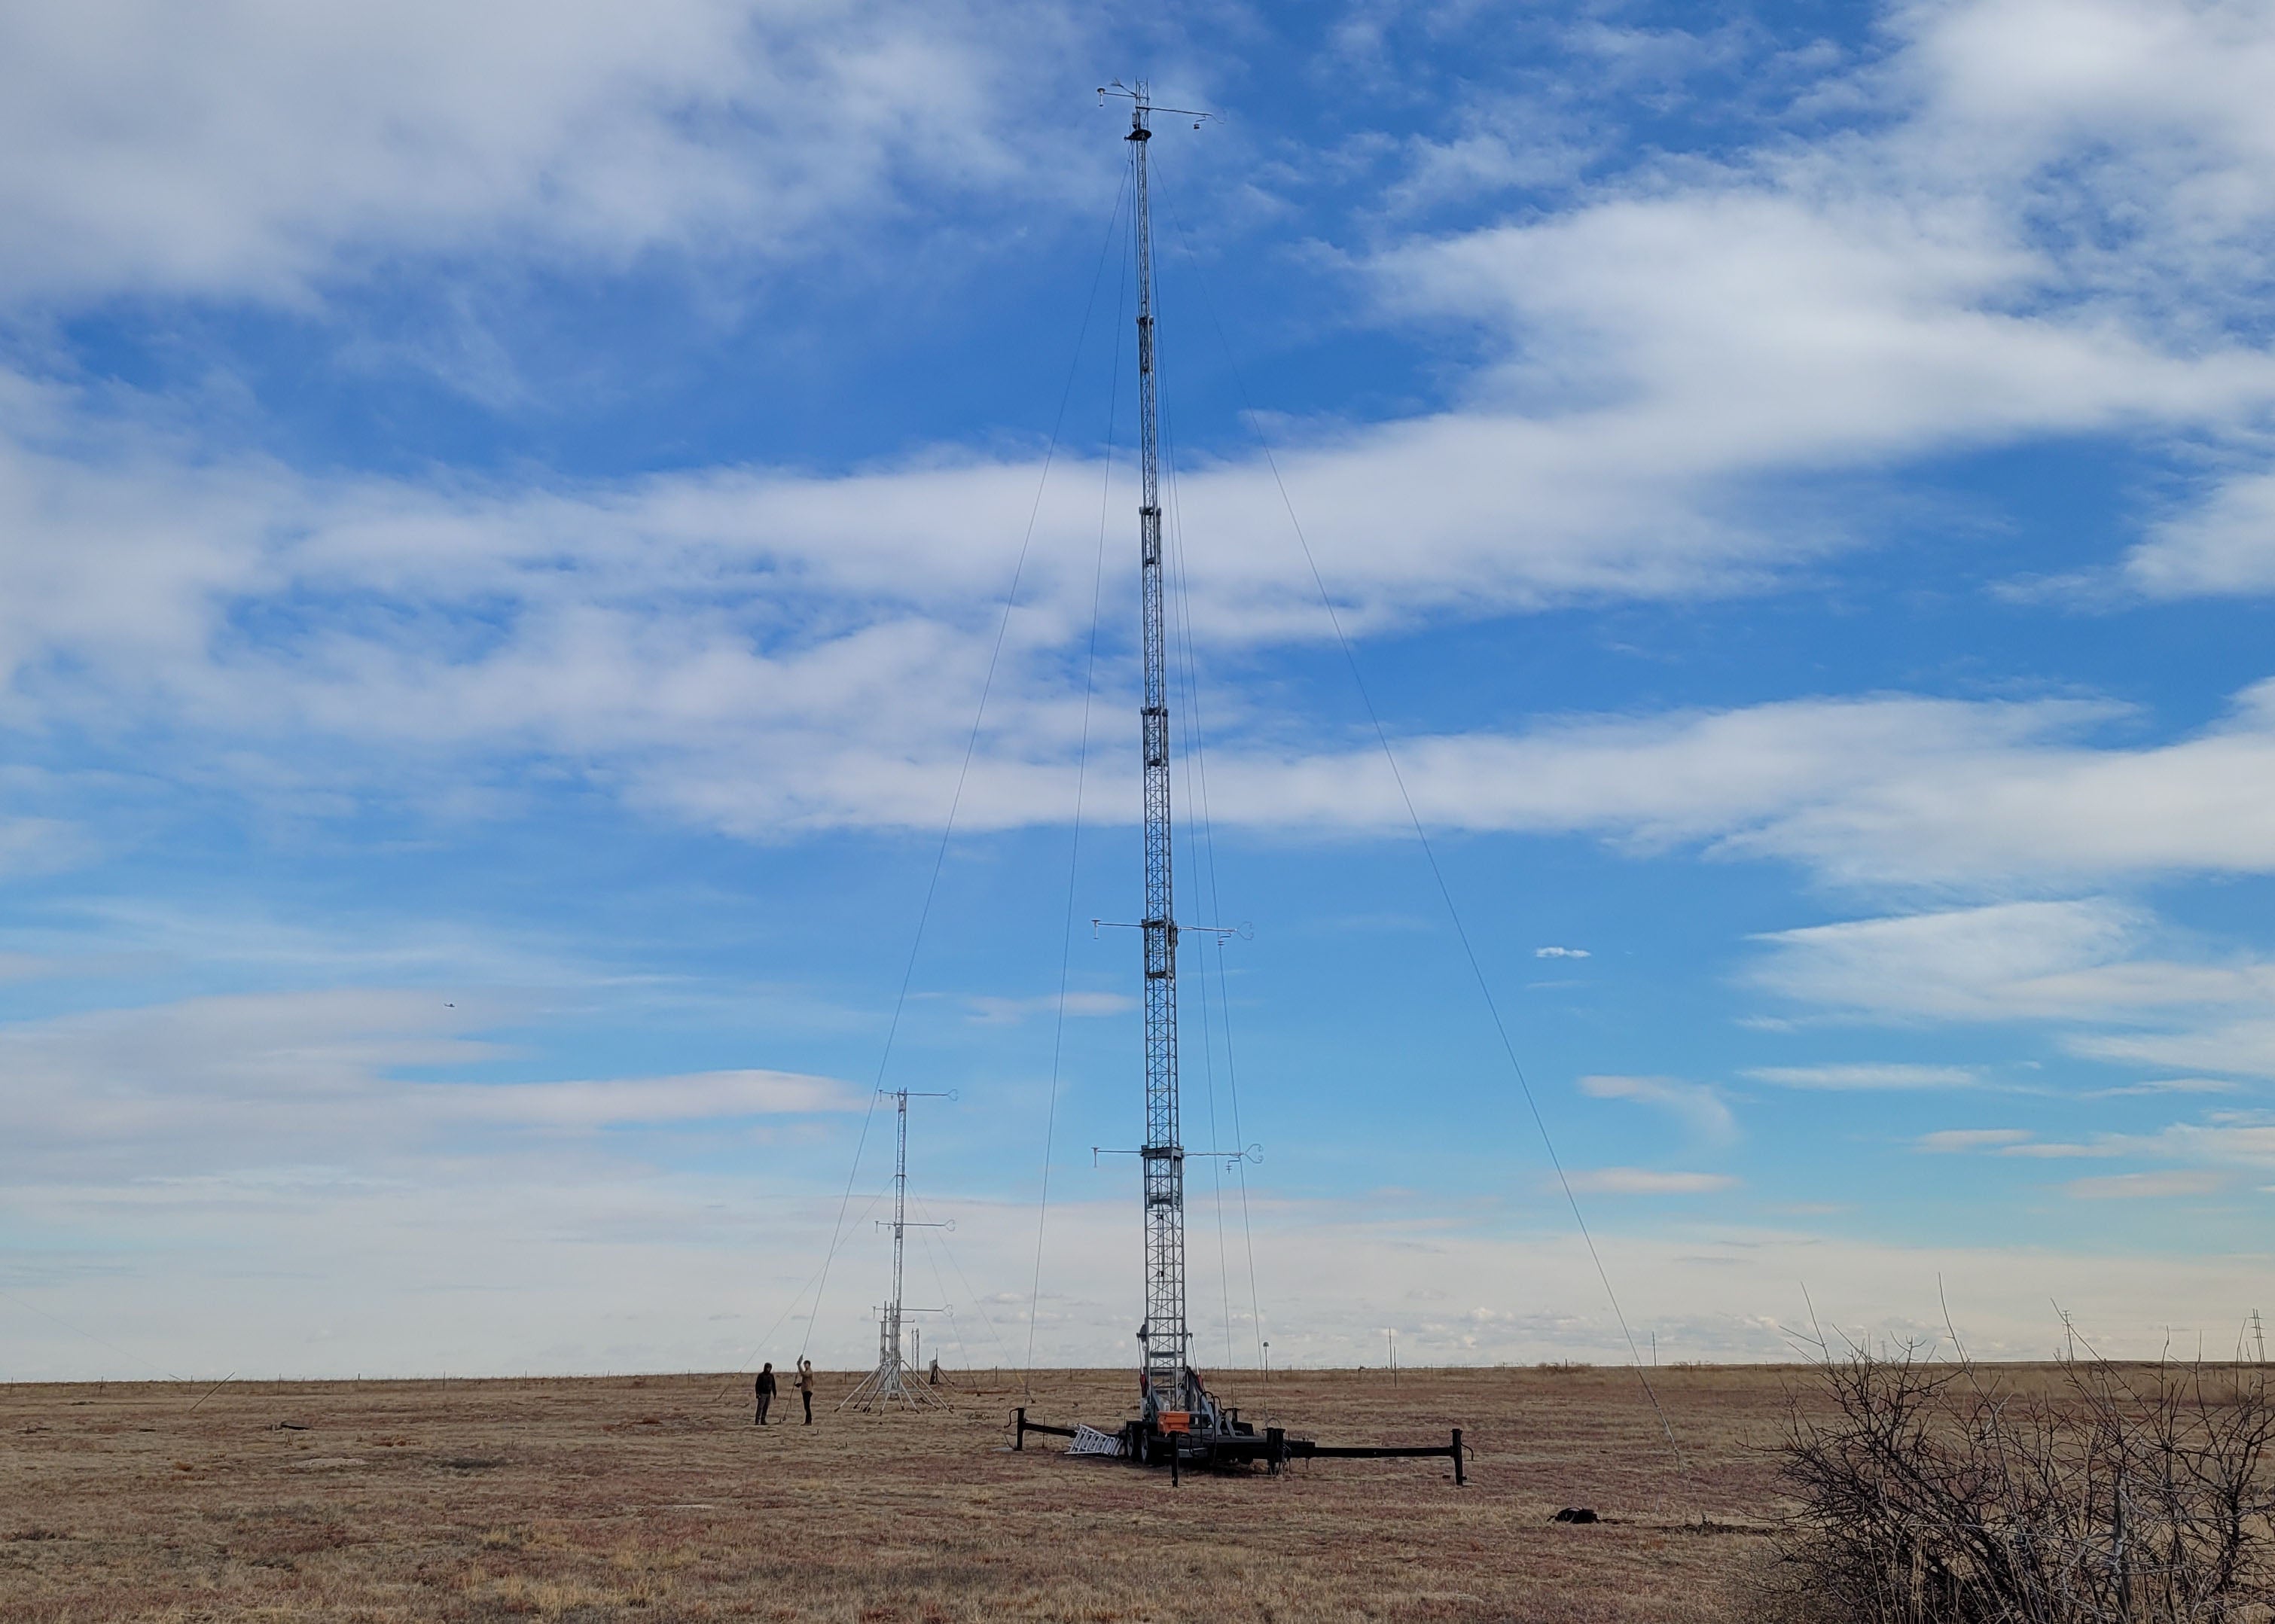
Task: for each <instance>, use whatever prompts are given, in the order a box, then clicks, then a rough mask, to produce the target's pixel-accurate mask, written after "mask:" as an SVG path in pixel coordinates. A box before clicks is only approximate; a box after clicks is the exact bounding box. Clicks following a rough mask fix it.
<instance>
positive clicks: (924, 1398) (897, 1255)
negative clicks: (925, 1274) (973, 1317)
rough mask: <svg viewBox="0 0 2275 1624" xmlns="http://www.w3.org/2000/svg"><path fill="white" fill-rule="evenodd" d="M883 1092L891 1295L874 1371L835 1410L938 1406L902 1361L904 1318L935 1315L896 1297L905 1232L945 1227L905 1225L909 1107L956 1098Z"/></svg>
mask: <svg viewBox="0 0 2275 1624" xmlns="http://www.w3.org/2000/svg"><path fill="white" fill-rule="evenodd" d="M884 1093H885V1097H886V1098H887V1099H890V1100H892V1101H893V1103H894V1106H895V1108H896V1111H897V1113H898V1117H899V1121H898V1122H897V1124H896V1127H897V1132H896V1134H895V1136H894V1153H893V1221H892V1225H891V1228H892V1231H893V1295H892V1299H891V1301H889V1302H888V1303H886V1304H885V1306H884V1307H883V1308H882V1309H881V1310H880V1311H879V1312H878V1315H877V1368H876V1369H875V1370H873V1371H870V1372H869V1373H868V1374H867V1375H866V1376H864V1377H863V1378H862V1379H861V1383H860V1385H859V1386H857V1387H855V1388H854V1389H853V1391H852V1392H850V1393H849V1394H846V1395H845V1397H844V1400H843V1402H841V1403H840V1404H839V1405H838V1406H837V1408H838V1409H884V1408H886V1407H888V1406H890V1405H893V1404H903V1405H906V1406H907V1407H908V1408H910V1409H926V1408H933V1407H937V1406H938V1405H939V1403H940V1402H941V1400H940V1397H939V1395H938V1394H935V1393H934V1392H933V1390H932V1389H931V1388H930V1387H927V1386H925V1385H924V1383H922V1382H921V1381H918V1380H916V1379H914V1378H912V1377H911V1375H910V1373H909V1367H908V1362H907V1361H906V1360H905V1359H904V1358H903V1356H902V1347H903V1344H902V1341H901V1320H902V1318H903V1315H906V1314H933V1313H938V1312H939V1310H937V1309H924V1308H918V1309H911V1308H908V1307H905V1306H904V1305H903V1301H902V1295H901V1276H902V1254H903V1248H904V1245H905V1242H906V1239H907V1235H908V1231H909V1230H911V1229H912V1228H915V1229H946V1228H948V1227H950V1226H949V1225H947V1224H926V1223H920V1224H911V1223H910V1222H909V1101H910V1100H911V1099H953V1098H955V1096H954V1095H952V1094H939V1093H934V1094H928V1093H921V1092H917V1091H912V1090H910V1089H905V1088H901V1089H891V1090H887V1091H884ZM881 1227H882V1226H881Z"/></svg>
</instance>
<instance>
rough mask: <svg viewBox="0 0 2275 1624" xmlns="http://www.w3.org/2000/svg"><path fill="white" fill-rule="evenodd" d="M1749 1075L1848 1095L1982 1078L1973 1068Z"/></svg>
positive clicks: (1884, 1067) (1961, 1084) (1796, 1069)
mask: <svg viewBox="0 0 2275 1624" xmlns="http://www.w3.org/2000/svg"><path fill="white" fill-rule="evenodd" d="M1746 1075H1747V1076H1750V1077H1751V1078H1753V1079H1754V1081H1756V1082H1757V1083H1767V1084H1771V1085H1772V1086H1773V1087H1777V1088H1805V1089H1820V1090H1827V1091H1837V1092H1846V1091H1857V1090H1870V1089H1918V1088H1975V1087H1978V1086H1980V1085H1981V1084H1982V1081H1983V1078H1982V1074H1981V1073H1979V1072H1977V1071H1976V1069H1974V1068H1972V1067H1970V1066H1914V1065H1903V1064H1895V1063H1888V1064H1871V1063H1865V1064H1856V1065H1840V1066H1756V1067H1752V1068H1750V1069H1748V1070H1747V1072H1746Z"/></svg>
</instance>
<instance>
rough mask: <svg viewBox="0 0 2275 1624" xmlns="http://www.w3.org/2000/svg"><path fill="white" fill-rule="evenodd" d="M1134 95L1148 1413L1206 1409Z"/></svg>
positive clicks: (1153, 392)
mask: <svg viewBox="0 0 2275 1624" xmlns="http://www.w3.org/2000/svg"><path fill="white" fill-rule="evenodd" d="M1112 88H1113V93H1115V94H1122V95H1126V96H1128V97H1129V99H1130V133H1129V135H1128V136H1127V137H1126V138H1125V139H1126V140H1128V141H1129V143H1130V174H1131V195H1132V198H1133V200H1134V208H1135V214H1134V215H1133V219H1134V226H1133V229H1132V230H1131V233H1130V235H1131V238H1132V240H1133V242H1134V244H1135V249H1136V253H1137V258H1138V277H1137V280H1138V472H1139V494H1138V582H1139V615H1140V619H1141V624H1142V631H1143V640H1144V644H1145V697H1144V700H1143V703H1142V705H1141V707H1140V710H1139V729H1138V736H1139V740H1140V744H1141V746H1142V748H1143V751H1144V753H1145V916H1144V918H1143V920H1142V922H1141V923H1142V926H1143V929H1144V932H1145V1144H1144V1145H1143V1147H1142V1148H1141V1149H1140V1150H1139V1152H1138V1155H1139V1158H1140V1159H1141V1162H1142V1165H1143V1167H1144V1168H1145V1180H1144V1182H1145V1323H1144V1324H1143V1325H1141V1326H1139V1327H1138V1341H1139V1343H1140V1345H1141V1347H1142V1348H1143V1349H1144V1355H1143V1360H1142V1365H1141V1376H1142V1392H1143V1401H1144V1413H1145V1419H1146V1420H1148V1421H1152V1420H1153V1419H1155V1418H1156V1417H1157V1416H1160V1414H1162V1413H1163V1412H1166V1411H1183V1412H1186V1413H1190V1412H1193V1411H1197V1410H1206V1409H1207V1408H1208V1400H1207V1396H1206V1394H1205V1393H1204V1392H1203V1390H1202V1388H1201V1386H1200V1383H1199V1382H1198V1380H1197V1379H1195V1378H1194V1376H1193V1373H1192V1369H1191V1364H1190V1347H1191V1332H1190V1329H1189V1327H1188V1326H1186V1323H1185V1147H1184V1144H1183V1141H1182V1139H1181V1138H1180V1137H1179V1129H1178V1122H1177V916H1176V908H1175V897H1174V886H1173V884H1172V879H1173V875H1172V867H1173V865H1172V862H1171V842H1170V828H1169V680H1168V631H1167V626H1166V623H1165V617H1164V598H1165V584H1164V581H1163V577H1162V558H1161V466H1160V440H1161V427H1160V384H1159V377H1158V374H1157V372H1156V368H1155V365H1154V362H1155V356H1154V344H1153V340H1154V328H1153V215H1152V200H1151V197H1150V195H1149V193H1148V189H1147V175H1146V163H1145V158H1146V143H1148V142H1149V141H1151V140H1153V128H1152V118H1153V114H1154V112H1155V111H1157V109H1156V108H1155V106H1154V104H1153V100H1152V98H1151V96H1150V95H1149V94H1147V89H1146V85H1145V80H1143V79H1140V80H1138V84H1137V85H1136V87H1134V88H1133V87H1122V86H1115V87H1112ZM1162 110H1163V111H1166V109H1162Z"/></svg>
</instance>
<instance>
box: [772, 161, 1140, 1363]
mask: <svg viewBox="0 0 2275 1624" xmlns="http://www.w3.org/2000/svg"><path fill="white" fill-rule="evenodd" d="M1121 215H1122V198H1121V193H1119V191H1117V192H1116V193H1115V200H1114V208H1113V211H1112V212H1111V213H1110V214H1108V215H1107V223H1106V230H1105V233H1104V234H1103V235H1102V236H1101V237H1100V239H1099V245H1098V264H1097V267H1096V268H1094V269H1093V270H1092V272H1091V276H1090V295H1089V297H1088V298H1086V299H1085V301H1084V303H1083V307H1082V325H1081V327H1080V328H1079V329H1077V332H1076V334H1075V341H1074V355H1073V358H1072V359H1070V360H1069V361H1068V363H1067V378H1066V384H1065V387H1064V388H1062V389H1060V391H1059V408H1058V412H1057V413H1056V415H1054V417H1053V418H1052V419H1051V436H1050V442H1049V444H1048V445H1047V447H1046V448H1045V449H1044V451H1043V466H1042V470H1041V472H1039V473H1038V474H1037V475H1036V478H1035V499H1034V501H1033V502H1032V503H1031V504H1030V505H1029V507H1028V509H1027V527H1026V530H1025V532H1024V533H1023V534H1022V535H1021V536H1020V538H1019V556H1018V558H1017V561H1016V562H1015V563H1013V564H1012V566H1011V585H1010V586H1009V589H1008V590H1006V591H1005V593H1004V594H1003V615H1002V618H1001V620H999V621H998V622H997V623H996V625H995V642H994V646H993V647H991V648H990V649H989V650H988V652H987V674H986V676H985V677H984V678H983V679H982V680H981V682H980V684H979V704H978V706H976V707H975V708H974V709H973V711H972V715H971V736H970V737H968V738H967V739H965V741H964V762H963V765H962V766H961V767H958V768H957V769H956V793H955V794H954V795H953V796H952V797H949V804H948V820H947V822H946V824H945V825H944V826H943V827H941V832H940V848H939V850H936V851H935V852H933V859H932V877H931V878H930V879H929V880H926V883H925V895H924V906H923V907H922V908H921V909H919V910H918V912H917V928H916V934H915V937H914V939H913V940H911V941H910V943H909V957H908V963H907V964H906V965H905V966H904V967H903V970H902V971H901V986H900V991H899V992H898V993H896V995H895V996H894V999H893V1018H892V1020H891V1021H890V1022H889V1023H887V1025H886V1028H885V1045H884V1049H883V1051H882V1052H881V1054H879V1055H878V1056H877V1081H876V1084H875V1086H874V1087H873V1088H872V1089H871V1090H870V1093H869V1106H868V1109H867V1110H865V1111H864V1112H863V1113H862V1114H861V1133H860V1137H858V1139H856V1140H855V1141H854V1144H853V1166H852V1167H851V1168H850V1170H849V1171H848V1172H847V1174H846V1175H845V1193H844V1194H843V1196H841V1197H839V1198H838V1202H837V1220H836V1222H835V1224H834V1225H832V1227H831V1228H830V1232H829V1246H828V1250H826V1251H824V1252H823V1253H822V1255H821V1286H820V1290H818V1291H817V1292H816V1293H815V1294H814V1314H813V1318H812V1319H809V1320H807V1321H806V1325H805V1340H804V1341H800V1342H799V1344H798V1349H797V1351H798V1356H799V1357H800V1358H804V1357H805V1350H806V1348H807V1346H808V1345H809V1344H810V1343H811V1342H812V1341H813V1327H814V1325H815V1323H816V1321H818V1320H819V1319H820V1318H821V1292H822V1291H827V1290H828V1288H829V1265H831V1263H833V1262H834V1261H835V1259H836V1257H837V1249H838V1247H839V1246H840V1245H841V1244H842V1243H843V1233H844V1227H845V1209H846V1206H847V1205H849V1204H850V1202H851V1201H852V1199H853V1181H854V1180H855V1179H856V1178H857V1177H858V1176H859V1175H860V1171H861V1153H862V1152H863V1151H864V1150H865V1148H866V1147H867V1145H868V1143H869V1127H870V1124H871V1123H872V1122H874V1121H875V1120H876V1115H877V1100H878V1098H879V1096H880V1094H881V1092H882V1091H883V1089H884V1086H885V1070H886V1068H887V1067H888V1065H889V1064H890V1063H891V1061H892V1057H893V1041H894V1039H896V1037H898V1036H899V1035H900V1030H901V1016H902V1015H903V1012H904V1011H905V1010H906V1009H907V1008H908V1001H909V987H910V986H911V984H912V983H913V982H914V981H915V979H916V973H917V956H918V953H919V952H920V951H921V950H922V948H923V947H924V936H925V926H926V924H928V923H929V922H930V920H931V918H932V905H933V900H934V899H935V898H936V897H937V896H938V895H939V894H940V876H941V870H942V869H943V868H945V867H946V866H947V863H948V846H949V841H950V840H951V839H952V838H954V836H955V834H956V813H957V812H959V811H961V810H962V808H963V805H964V786H965V784H966V783H967V782H969V781H970V779H971V759H972V757H973V756H974V755H975V754H977V753H978V752H979V730H980V729H981V727H982V726H983V725H984V724H985V723H986V720H987V699H988V696H989V695H990V694H991V693H993V692H994V689H995V672H996V668H997V667H998V666H999V665H1000V664H1001V661H1002V658H1003V644H1004V641H1005V639H1006V638H1009V635H1010V631H1011V612H1012V611H1013V610H1014V609H1015V608H1017V607H1018V603H1019V582H1020V580H1021V579H1022V578H1024V576H1025V574H1026V570H1027V554H1028V551H1029V550H1030V548H1032V546H1033V545H1034V540H1035V521H1036V519H1037V518H1038V517H1039V516H1040V515H1041V513H1042V510H1043V492H1044V490H1045V489H1046V488H1047V487H1048V486H1049V484H1050V480H1051V465H1052V463H1053V462H1054V460H1056V458H1057V457H1058V449H1059V431H1060V429H1062V427H1065V424H1066V411H1067V402H1068V401H1069V400H1070V399H1072V398H1073V396H1074V381H1075V375H1076V374H1077V372H1078V371H1079V370H1080V368H1081V366H1082V346H1083V341H1084V340H1085V338H1087V337H1088V336H1090V318H1091V316H1092V313H1095V311H1096V309H1097V306H1098V287H1099V283H1100V282H1101V281H1103V280H1104V278H1105V276H1106V255H1107V250H1108V249H1110V248H1111V247H1112V246H1113V245H1114V230H1115V224H1116V223H1118V222H1119V220H1120V218H1121Z"/></svg>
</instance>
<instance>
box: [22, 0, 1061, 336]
mask: <svg viewBox="0 0 2275 1624" xmlns="http://www.w3.org/2000/svg"><path fill="white" fill-rule="evenodd" d="M1068 35H1069V30H1068V28H1067V27H1066V26H1065V23H1064V20H1063V18H1062V14H1061V13H1058V12H1055V11H1053V10H1052V9H1050V8H1049V7H1047V6H1044V5H1034V6H1025V7H1017V6H1015V7H1014V8H1013V9H1012V10H1011V11H1009V13H1008V14H1007V13H1006V11H1004V10H1003V9H1001V8H991V9H990V10H989V11H986V13H984V14H983V13H982V12H979V11H973V10H971V9H970V8H967V7H964V6H962V5H959V4H952V3H951V4H944V5H927V6H920V5H912V4H899V3H896V0H854V3H853V4H845V5H828V6H824V5H814V4H805V0H659V4H652V5H647V6H643V7H641V8H640V9H639V11H637V12H633V11H625V10H624V9H622V8H620V7H615V6H610V5H606V4H592V3H590V0H571V4H554V5H537V4H529V3H528V0H465V3H463V4H442V3H440V0H408V3H407V4H371V3H369V0H346V3H344V4H329V5H325V6H322V7H317V8H310V7H303V6H295V5H291V4H276V3H275V0H214V3H213V4H207V5H201V6H200V8H199V10H198V12H197V15H196V17H195V19H194V20H192V19H189V18H187V17H186V16H185V14H184V13H182V12H180V11H177V10H175V9H173V8H171V7H169V6H167V5H164V4H156V3H155V0H89V3H88V4H78V5H72V6H68V7H62V8H54V7H40V6H33V7H11V8H10V9H9V10H8V11H7V12H6V13H5V14H4V16H0V210H4V212H5V213H6V215H7V216H8V218H9V219H10V220H11V222H13V223H14V227H15V229H13V230H11V231H10V232H9V233H8V234H7V236H6V238H5V240H4V243H0V293H7V294H14V295H15V296H17V297H19V298H27V297H28V298H36V299H42V300H54V301H56V302H57V303H61V304H66V305H79V304H82V303H85V302H87V301H91V300H100V299H102V298H109V297H110V296H113V295H115V294H118V293H122V292H123V293H135V294H143V293H156V294H178V293H188V294H195V295H220V296H223V297H229V296H237V295H249V296H253V297H255V298H297V297H300V296H302V295H304V294H305V293H306V291H307V289H308V288H309V287H310V286H311V284H314V283H322V282H324V281H326V280H327V279H329V278H331V277H335V276H338V275H340V274H342V273H343V272H348V273H352V272H354V271H356V270H358V269H360V268H363V267H366V266H373V265H376V264H379V263H382V262H386V261H390V260H391V259H393V258H394V257H395V256H397V255H400V254H402V253H414V254H415V253H429V254H435V255H438V256H439V255H452V254H468V253H475V254H479V253H507V254H510V255H522V254H530V253H535V254H538V255H540V256H544V255H552V256H560V255H568V256H574V257H577V258H579V259H586V260H590V261H597V262H599V263H600V264H601V266H602V267H603V268H610V269H614V268H622V267H624V266H625V265H626V264H628V263H630V262H631V261H632V260H634V259H635V258H636V257H637V256H638V255H639V254H640V253H642V252H644V251H646V250H651V249H654V248H658V247H662V248H678V249H697V250H700V251H702V252H704V253H707V254H717V253H723V252H726V251H729V250H731V251H732V252H734V253H737V254H744V255H747V254H750V253H754V252H755V253H798V252H809V251H811V250H812V248H813V246H814V245H816V244H817V242H825V241H827V240H828V239H829V238H830V235H831V232H832V230H833V228H835V227H839V226H842V225H843V223H845V222H846V221H847V220H848V218H849V216H858V215H874V214H878V213H881V212H883V211H886V210H888V209H891V208H896V207H900V206H902V205H903V202H904V200H905V197H906V195H907V193H909V192H910V191H920V192H921V193H924V194H926V195H938V194H939V193H941V192H942V191H949V192H954V193H960V194H963V195H965V196H969V195H971V193H976V192H978V193H984V192H986V191H989V190H992V189H996V188H1000V187H1001V186H1003V185H1005V184H1006V183H1007V182H1009V181H1012V180H1014V179H1017V180H1022V181H1024V182H1027V183H1030V184H1033V183H1035V182H1037V181H1038V180H1039V178H1040V175H1039V173H1038V170H1037V168H1036V166H1035V165H1034V164H1033V162H1032V157H1031V156H1030V155H1029V154H1030V153H1032V151H1033V149H1034V147H1035V146H1036V145H1038V144H1037V143H1033V142H1032V141H1022V142H1018V143H1017V144H1015V143H1014V142H1013V141H1012V140H1009V139H1007V138H1009V137H1010V136H1011V135H1012V133H1013V132H1014V131H1015V130H1016V129H1017V128H1018V126H1019V125H1022V124H1024V123H1025V122H1026V119H1027V117H1031V116H1032V106H1033V98H1032V95H1030V94H1026V87H1029V86H1032V85H1033V84H1035V83H1038V82H1039V80H1040V79H1042V78H1047V76H1048V74H1049V72H1051V71H1052V69H1053V68H1054V67H1056V66H1057V65H1058V64H1059V60H1060V59H1059V57H1057V54H1056V53H1057V51H1058V50H1059V49H1063V48H1064V46H1065V45H1066V44H1067V43H1068ZM1063 162H1064V160H1063V158H1062V159H1061V160H1060V163H1061V164H1063ZM1044 173H1047V171H1045V172H1044Z"/></svg>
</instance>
